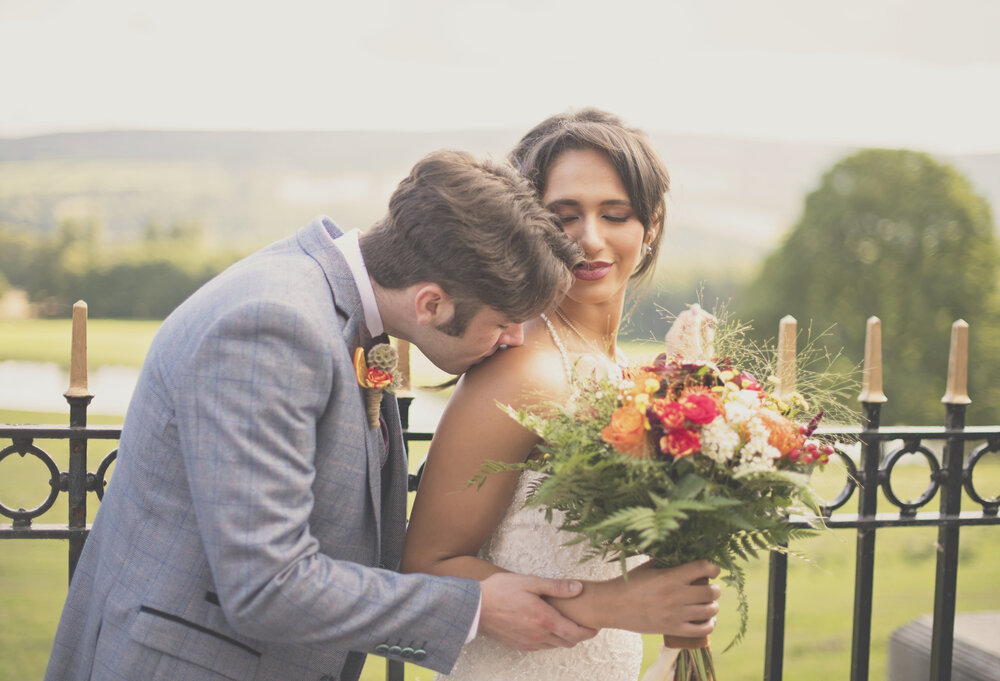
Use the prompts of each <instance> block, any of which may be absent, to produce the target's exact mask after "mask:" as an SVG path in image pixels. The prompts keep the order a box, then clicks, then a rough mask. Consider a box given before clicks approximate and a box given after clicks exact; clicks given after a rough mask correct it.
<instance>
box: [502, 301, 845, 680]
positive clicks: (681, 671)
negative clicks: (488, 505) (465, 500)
mask: <svg viewBox="0 0 1000 681" xmlns="http://www.w3.org/2000/svg"><path fill="white" fill-rule="evenodd" d="M695 312H696V314H700V315H702V318H701V321H700V322H699V323H698V324H697V325H698V326H702V322H705V321H706V320H709V321H714V318H713V317H711V316H710V315H707V313H704V312H702V311H700V310H697V309H696V310H695ZM679 321H684V322H690V321H691V319H690V317H689V318H688V319H685V320H679ZM676 327H677V323H675V328H676ZM708 333H709V332H708V329H707V327H702V328H699V329H696V330H695V334H694V338H692V334H691V333H687V334H683V333H682V334H681V336H682V337H683V338H682V339H681V340H680V341H678V339H676V338H674V339H671V338H670V337H669V336H668V348H667V350H668V351H667V352H665V353H663V354H661V355H660V356H659V357H657V358H656V359H655V361H653V362H652V364H649V365H647V366H638V367H633V368H629V369H626V370H625V372H624V376H623V377H622V378H621V379H588V378H580V379H579V380H578V382H577V385H576V386H575V392H574V395H573V396H572V398H571V399H570V400H569V401H568V402H567V403H565V404H559V405H539V407H538V408H532V409H522V410H517V411H515V410H513V409H510V408H508V409H507V411H508V412H509V413H510V414H511V415H512V416H513V417H514V418H516V419H517V420H518V421H519V422H520V423H521V424H522V425H523V426H525V427H526V428H528V429H530V430H532V431H533V432H535V433H536V434H537V435H538V436H539V437H541V439H542V441H543V442H542V444H541V445H540V450H541V452H542V456H541V457H540V458H539V459H537V460H532V461H529V462H527V463H525V464H522V465H521V467H522V468H529V469H532V470H537V471H541V472H543V473H545V474H546V476H545V477H544V478H543V480H542V481H541V482H540V483H539V484H538V486H537V488H536V489H535V490H534V492H533V495H532V496H531V498H530V499H529V501H528V503H529V504H530V505H535V506H539V507H542V508H544V509H545V511H546V515H547V518H548V519H549V520H550V521H551V520H552V517H553V511H560V512H561V514H562V518H563V520H562V524H561V528H562V529H563V530H566V531H569V532H571V533H574V534H575V535H576V537H575V538H574V539H573V540H571V542H570V543H579V542H586V543H587V544H588V545H589V548H590V549H591V556H592V557H593V558H603V559H605V560H609V559H611V560H614V559H617V560H620V561H621V562H622V567H623V570H624V564H625V563H624V561H625V559H626V558H628V557H630V556H637V555H643V556H649V557H650V558H651V559H652V560H653V561H654V562H655V564H657V565H658V566H661V567H672V566H677V565H681V564H683V563H687V562H690V561H692V560H696V559H702V558H704V559H708V560H710V561H712V562H714V563H715V564H716V565H719V566H720V567H721V568H723V578H722V579H723V581H724V582H725V583H727V584H729V585H730V586H733V587H734V588H735V590H736V593H737V596H738V612H739V613H740V619H741V623H740V629H739V633H738V634H737V636H736V638H735V639H734V641H733V644H734V643H736V642H737V641H739V640H740V639H741V638H742V637H743V635H744V634H745V632H746V623H747V615H748V611H747V599H746V594H745V591H744V571H743V568H742V566H741V563H742V562H744V561H746V560H747V559H749V558H750V557H753V556H755V555H756V554H757V553H758V551H767V550H771V549H779V550H784V549H782V548H781V547H783V546H785V545H786V544H787V543H788V542H789V541H790V540H792V539H795V538H796V537H799V536H802V535H804V534H808V533H810V530H803V529H795V528H793V527H791V526H790V525H789V524H788V523H787V522H786V520H787V517H788V515H789V514H790V513H791V512H810V511H811V512H812V513H813V515H814V517H816V516H818V513H817V511H818V501H817V499H816V497H815V496H814V494H813V493H812V491H811V490H810V488H809V485H808V481H809V474H810V470H811V469H812V468H813V467H815V466H819V465H822V464H824V463H825V462H826V461H827V458H828V457H829V455H830V454H831V453H833V450H832V448H831V447H830V446H829V445H827V444H824V443H823V442H821V441H818V440H816V439H815V438H814V431H815V430H816V427H817V423H818V422H819V420H820V418H821V417H822V412H819V413H816V414H811V413H810V412H809V411H808V410H809V407H808V405H807V403H806V401H805V399H804V398H803V397H802V396H801V395H800V394H798V393H795V392H792V393H791V394H788V393H787V391H784V392H782V393H781V394H782V397H781V398H779V397H778V396H777V395H776V391H775V388H776V385H777V382H776V379H774V378H773V377H770V378H765V380H763V381H762V380H758V379H757V378H756V377H754V376H752V375H751V374H749V373H747V372H746V371H744V370H742V369H741V368H740V367H738V366H735V365H734V364H733V363H732V362H731V361H730V360H729V359H727V358H726V357H712V358H709V357H707V356H706V357H698V358H696V359H691V358H690V357H691V356H692V355H699V354H700V355H710V354H711V347H712V346H711V342H710V341H711V337H710V334H709V335H708V336H707V337H706V334H708ZM706 341H708V342H706ZM692 345H693V347H692ZM685 355H686V357H685ZM497 470H500V467H499V466H498V468H497ZM664 638H665V644H666V645H667V646H668V647H669V648H683V650H682V651H681V653H680V654H679V656H678V659H677V662H676V668H675V669H676V678H677V679H678V680H686V679H714V678H715V674H714V670H713V668H712V660H711V655H710V653H709V650H708V647H707V645H708V641H707V639H701V640H694V641H692V640H690V639H688V640H678V639H675V638H672V637H664ZM733 644H730V645H733Z"/></svg>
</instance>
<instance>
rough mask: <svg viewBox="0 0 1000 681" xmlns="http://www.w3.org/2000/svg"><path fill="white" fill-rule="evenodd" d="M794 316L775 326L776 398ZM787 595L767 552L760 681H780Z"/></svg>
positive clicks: (775, 558)
mask: <svg viewBox="0 0 1000 681" xmlns="http://www.w3.org/2000/svg"><path fill="white" fill-rule="evenodd" d="M796 326H797V325H796V321H795V317H792V316H791V315H786V316H784V317H782V318H781V322H780V323H779V324H778V363H777V364H778V365H777V367H776V371H775V374H777V378H778V388H777V390H776V391H775V395H776V396H777V397H778V399H782V400H784V399H788V398H789V397H791V394H792V393H793V392H795V387H796V385H795V378H796V375H795V350H796V348H795V340H796V338H795V332H796ZM787 592H788V554H786V553H783V552H781V551H771V555H770V564H769V569H768V578H767V639H766V643H765V649H764V681H780V680H781V677H782V674H783V673H784V663H785V606H786V599H787Z"/></svg>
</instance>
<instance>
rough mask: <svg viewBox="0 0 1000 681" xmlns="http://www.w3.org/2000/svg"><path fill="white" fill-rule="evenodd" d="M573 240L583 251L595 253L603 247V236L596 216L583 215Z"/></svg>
mask: <svg viewBox="0 0 1000 681" xmlns="http://www.w3.org/2000/svg"><path fill="white" fill-rule="evenodd" d="M575 240H576V243H577V244H579V245H580V248H582V249H583V250H584V252H585V253H596V252H597V251H599V250H601V248H603V247H604V236H603V234H601V229H600V225H599V224H598V221H597V219H596V217H594V216H585V217H583V218H582V219H581V220H580V222H579V229H578V231H577V234H576V239H575Z"/></svg>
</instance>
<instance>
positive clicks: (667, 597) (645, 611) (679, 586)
mask: <svg viewBox="0 0 1000 681" xmlns="http://www.w3.org/2000/svg"><path fill="white" fill-rule="evenodd" d="M719 572H720V570H719V568H718V566H716V565H713V564H712V563H709V562H708V561H704V560H701V561H695V562H693V563H687V564H685V565H681V566H678V567H675V568H656V567H653V565H652V563H646V564H645V565H642V566H640V567H637V568H634V569H632V570H630V571H629V573H628V579H627V580H626V579H624V578H622V577H618V578H616V579H612V580H608V581H605V582H587V583H585V585H584V591H583V594H582V595H580V596H578V597H576V598H573V599H566V600H558V599H549V601H550V602H551V603H552V604H553V606H554V607H555V608H556V609H558V610H559V611H560V612H561V613H563V614H564V615H566V616H567V617H569V618H570V619H572V620H573V621H575V622H579V623H580V624H581V625H583V626H588V627H592V628H596V629H600V628H604V627H610V628H614V629H628V630H629V631H636V632H639V633H641V634H671V635H674V636H686V637H692V638H694V637H701V636H707V635H709V634H710V633H712V630H713V629H714V628H715V616H716V614H718V612H719V604H718V598H719V595H720V593H721V589H720V588H719V586H718V585H717V584H708V583H700V584H699V583H698V582H699V581H701V582H705V581H706V580H710V579H714V578H716V577H718V576H719Z"/></svg>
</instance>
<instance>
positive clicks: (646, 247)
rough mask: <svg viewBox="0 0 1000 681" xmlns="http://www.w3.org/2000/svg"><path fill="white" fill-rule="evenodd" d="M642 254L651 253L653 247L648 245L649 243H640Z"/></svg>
mask: <svg viewBox="0 0 1000 681" xmlns="http://www.w3.org/2000/svg"><path fill="white" fill-rule="evenodd" d="M642 254H643V255H652V254H653V247H652V246H650V245H649V244H645V243H644V244H643V245H642Z"/></svg>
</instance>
